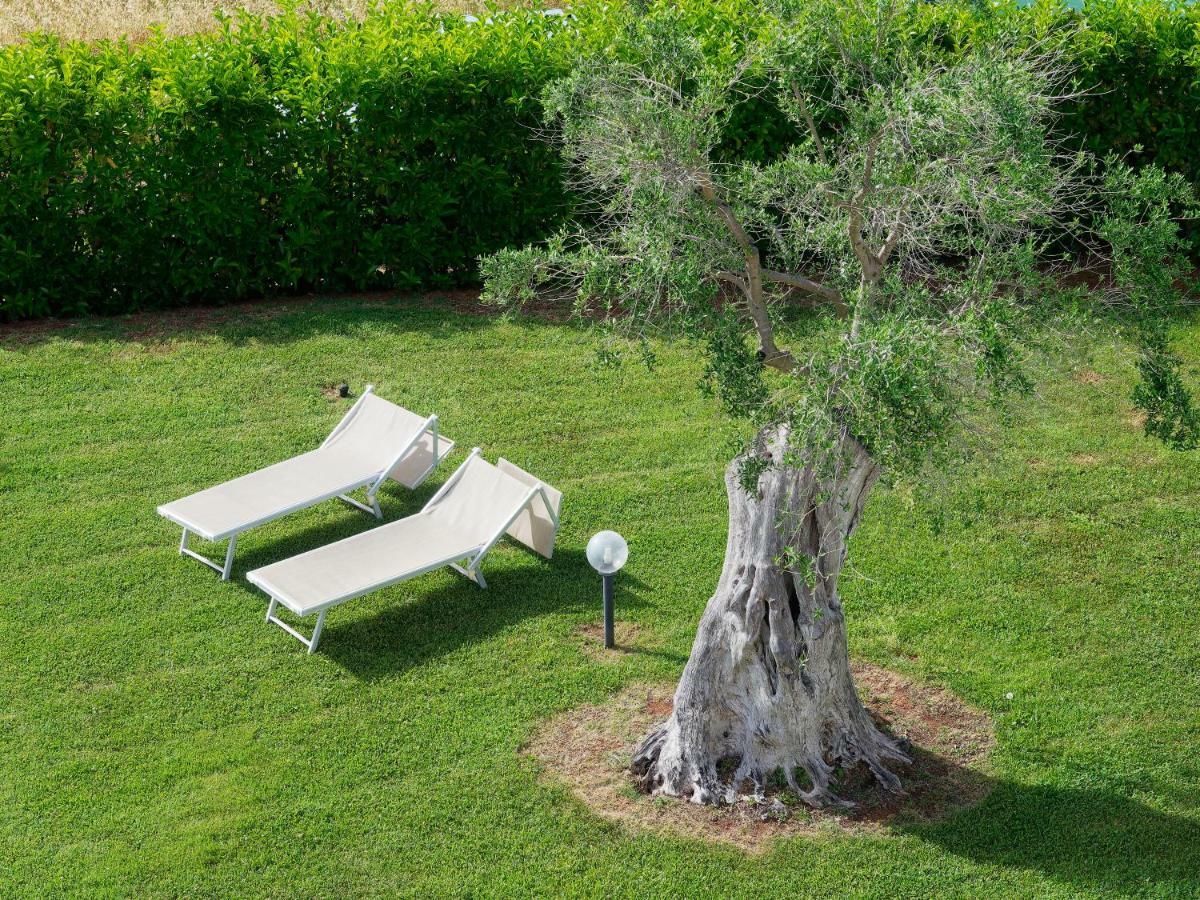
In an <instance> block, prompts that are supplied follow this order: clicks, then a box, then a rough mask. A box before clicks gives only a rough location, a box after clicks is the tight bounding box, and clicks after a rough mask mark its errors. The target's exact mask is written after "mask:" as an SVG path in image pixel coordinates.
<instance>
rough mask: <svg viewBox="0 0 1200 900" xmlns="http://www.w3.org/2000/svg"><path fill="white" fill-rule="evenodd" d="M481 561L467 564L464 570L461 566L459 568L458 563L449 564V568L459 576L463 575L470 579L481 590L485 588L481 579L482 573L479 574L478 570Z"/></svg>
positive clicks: (484, 583) (485, 584)
mask: <svg viewBox="0 0 1200 900" xmlns="http://www.w3.org/2000/svg"><path fill="white" fill-rule="evenodd" d="M482 561H483V560H477V561H476V562H474V563H468V565H467V566H466V568H464V567H463V566H460V565H459V564H458V563H450V568H452V569H453V570H454V571H455V572H457V573H458V574H459V575H463V576H465V577H467V578H470V579H471V580H472V581H473V582H475V583H476V584H477V585H479V586H480V587H481V588H486V587H487V582H486V581H485V580H484V578H483V573H482V572H480V571H479V568H478V566H479V563H481V562H482Z"/></svg>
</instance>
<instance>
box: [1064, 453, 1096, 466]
mask: <svg viewBox="0 0 1200 900" xmlns="http://www.w3.org/2000/svg"><path fill="white" fill-rule="evenodd" d="M1071 462H1073V463H1075V465H1077V466H1094V465H1095V464H1096V463H1098V462H1100V457H1098V456H1096V455H1094V454H1092V453H1073V454H1071Z"/></svg>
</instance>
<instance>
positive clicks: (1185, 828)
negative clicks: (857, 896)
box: [896, 763, 1200, 896]
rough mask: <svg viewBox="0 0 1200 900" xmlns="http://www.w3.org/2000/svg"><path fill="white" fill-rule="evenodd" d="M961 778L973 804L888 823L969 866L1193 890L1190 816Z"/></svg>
mask: <svg viewBox="0 0 1200 900" xmlns="http://www.w3.org/2000/svg"><path fill="white" fill-rule="evenodd" d="M950 765H951V766H953V765H954V764H953V763H951V764H950ZM969 779H971V780H973V781H974V786H975V789H978V790H981V792H985V793H986V798H985V799H984V800H983V801H982V802H981V803H979V804H978V805H976V806H973V807H971V808H969V809H964V810H961V811H959V812H958V813H957V814H954V815H952V816H950V817H949V818H945V819H943V820H940V821H936V822H929V821H922V820H921V819H920V817H917V819H916V820H915V821H912V822H909V823H908V824H901V823H900V822H899V821H898V822H897V823H896V827H897V828H898V829H899V830H901V831H904V832H907V833H910V834H912V835H914V836H915V837H917V838H919V839H920V840H922V841H925V842H927V843H930V844H934V845H936V846H938V847H940V848H941V849H942V850H945V851H947V852H949V853H953V854H954V855H956V856H960V857H963V858H964V859H969V860H971V861H972V862H976V863H980V864H983V865H987V866H996V867H1002V868H1014V869H1026V870H1031V871H1036V872H1039V873H1041V874H1043V875H1045V876H1047V877H1049V878H1052V879H1054V880H1055V881H1060V882H1063V883H1065V884H1070V885H1072V886H1073V887H1074V888H1076V889H1080V890H1088V891H1095V890H1099V891H1105V892H1112V893H1114V894H1119V895H1132V894H1139V895H1140V894H1145V893H1151V894H1156V895H1162V896H1196V894H1197V893H1198V892H1200V819H1198V818H1188V817H1185V816H1183V815H1179V814H1175V813H1170V812H1163V811H1161V810H1158V809H1154V808H1153V807H1151V806H1149V805H1147V804H1145V803H1143V802H1141V801H1139V800H1136V799H1133V798H1131V797H1128V796H1126V795H1124V794H1122V793H1120V792H1119V791H1117V790H1114V789H1111V788H1102V787H1097V788H1076V787H1063V786H1056V785H1046V784H1036V785H1033V784H1021V783H1018V782H1015V781H1009V780H1004V779H994V778H989V777H988V776H984V775H980V774H979V773H974V772H973V773H971V774H970V776H969Z"/></svg>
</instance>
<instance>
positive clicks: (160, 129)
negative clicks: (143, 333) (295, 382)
mask: <svg viewBox="0 0 1200 900" xmlns="http://www.w3.org/2000/svg"><path fill="white" fill-rule="evenodd" d="M579 39H580V32H579V31H578V29H575V28H572V29H567V28H564V27H563V25H562V23H561V22H560V21H559V20H556V19H554V18H546V17H543V16H541V15H533V14H512V15H506V16H504V17H502V18H501V19H500V20H499V21H497V22H496V23H494V24H492V25H488V26H483V25H480V26H474V25H471V24H470V23H468V22H465V21H463V20H462V19H461V18H460V17H446V18H444V19H443V18H438V17H436V16H434V15H433V14H432V13H431V12H429V11H428V10H426V9H423V8H413V9H406V8H404V7H391V8H389V9H388V10H387V11H385V12H380V13H377V14H375V15H373V16H371V17H370V19H369V20H368V21H366V22H365V23H361V24H359V23H338V22H334V21H331V20H328V19H318V18H312V17H304V16H298V15H295V14H291V15H285V16H281V17H278V18H274V19H269V20H266V21H263V20H258V19H253V18H245V19H241V20H239V21H237V22H233V21H226V22H225V23H224V24H223V27H221V28H220V29H219V30H217V31H215V32H214V33H211V34H202V35H195V36H187V37H174V38H166V37H158V38H155V39H153V40H151V41H149V42H148V43H145V44H141V45H139V46H136V47H131V46H127V45H123V44H112V43H103V44H100V45H98V46H95V47H89V46H87V45H84V44H78V43H64V42H60V41H58V40H55V39H51V38H39V39H36V40H34V41H33V43H32V44H30V45H28V46H21V47H16V48H10V49H8V50H6V51H4V52H3V53H2V54H0V316H4V317H8V318H15V317H21V316H41V315H49V314H54V315H61V314H73V313H78V312H82V311H85V310H88V311H95V312H116V311H124V310H129V309H134V308H140V307H148V306H160V305H167V304H179V303H204V302H213V301H223V300H228V299H232V298H237V297H246V296H256V295H263V294H270V293H279V292H302V291H307V290H313V289H322V290H331V291H338V290H349V289H365V288H373V287H391V286H403V287H407V286H417V285H449V284H459V283H464V282H469V281H471V280H472V279H473V278H474V277H475V275H474V263H473V261H474V259H475V258H476V257H477V256H478V255H479V254H481V253H485V252H488V251H491V250H494V249H496V248H498V247H502V246H505V245H507V244H510V243H522V242H526V241H529V240H532V239H536V238H537V237H539V236H541V235H542V234H544V233H546V230H547V229H548V228H550V227H551V226H553V224H554V223H555V222H556V221H558V220H559V219H560V218H561V217H562V216H563V215H564V214H566V212H567V211H568V205H567V202H566V198H565V196H564V193H563V191H562V188H561V178H560V172H559V169H558V159H557V156H556V154H555V152H554V151H553V149H552V148H551V147H550V146H548V145H547V144H546V143H545V142H542V141H538V140H534V139H533V138H534V133H533V129H534V128H535V127H536V126H537V125H538V123H539V121H540V112H539V105H538V91H539V90H540V87H541V85H542V84H544V83H545V82H546V80H547V79H549V78H551V77H553V76H554V75H556V74H558V73H560V72H562V71H564V70H565V68H566V67H567V66H568V65H569V62H570V60H571V59H572V58H573V57H574V55H575V53H576V52H577V51H576V50H575V49H574V48H575V44H576V43H577V41H578V40H579Z"/></svg>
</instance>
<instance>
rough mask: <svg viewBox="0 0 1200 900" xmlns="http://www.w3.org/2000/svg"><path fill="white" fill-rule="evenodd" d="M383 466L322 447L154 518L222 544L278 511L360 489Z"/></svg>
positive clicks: (205, 492) (162, 509)
mask: <svg viewBox="0 0 1200 900" xmlns="http://www.w3.org/2000/svg"><path fill="white" fill-rule="evenodd" d="M386 465H387V463H383V465H380V464H379V462H378V461H377V460H373V459H369V458H367V457H365V456H364V455H363V454H361V453H357V452H347V450H346V448H334V447H324V448H322V449H320V450H313V451H311V452H309V453H304V454H302V455H300V456H295V457H293V458H292V459H287V460H284V461H283V462H281V463H276V464H275V465H273V466H267V468H265V469H259V470H258V471H257V472H251V473H250V474H249V475H243V476H242V477H241V478H235V479H233V480H232V481H226V482H225V483H224V484H218V485H217V486H216V487H210V488H208V489H207V490H203V491H200V492H198V493H195V494H192V495H191V496H190V497H184V498H183V499H182V500H176V501H175V502H174V503H167V504H165V505H163V506H160V507H159V508H158V512H159V515H163V516H166V517H167V518H168V519H171V520H172V521H175V522H178V523H180V524H185V525H187V527H191V528H192V529H193V530H195V531H197V532H199V533H200V536H201V537H205V538H208V539H209V540H220V539H221V538H223V537H226V536H227V535H229V534H235V533H237V532H239V531H242V530H244V529H245V528H247V527H248V526H250V525H253V524H254V523H255V522H259V521H262V520H263V519H269V518H271V517H272V516H274V515H275V514H276V513H278V512H279V511H280V510H284V509H291V508H293V507H298V506H303V505H305V504H306V503H308V502H309V501H310V500H312V499H313V498H314V497H324V496H332V495H334V494H339V493H341V492H342V491H344V490H346V489H347V488H348V487H351V486H353V485H357V484H362V483H363V482H364V481H366V480H368V479H370V478H371V477H372V476H374V475H378V474H379V471H380V470H381V469H382V468H383V466H386Z"/></svg>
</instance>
